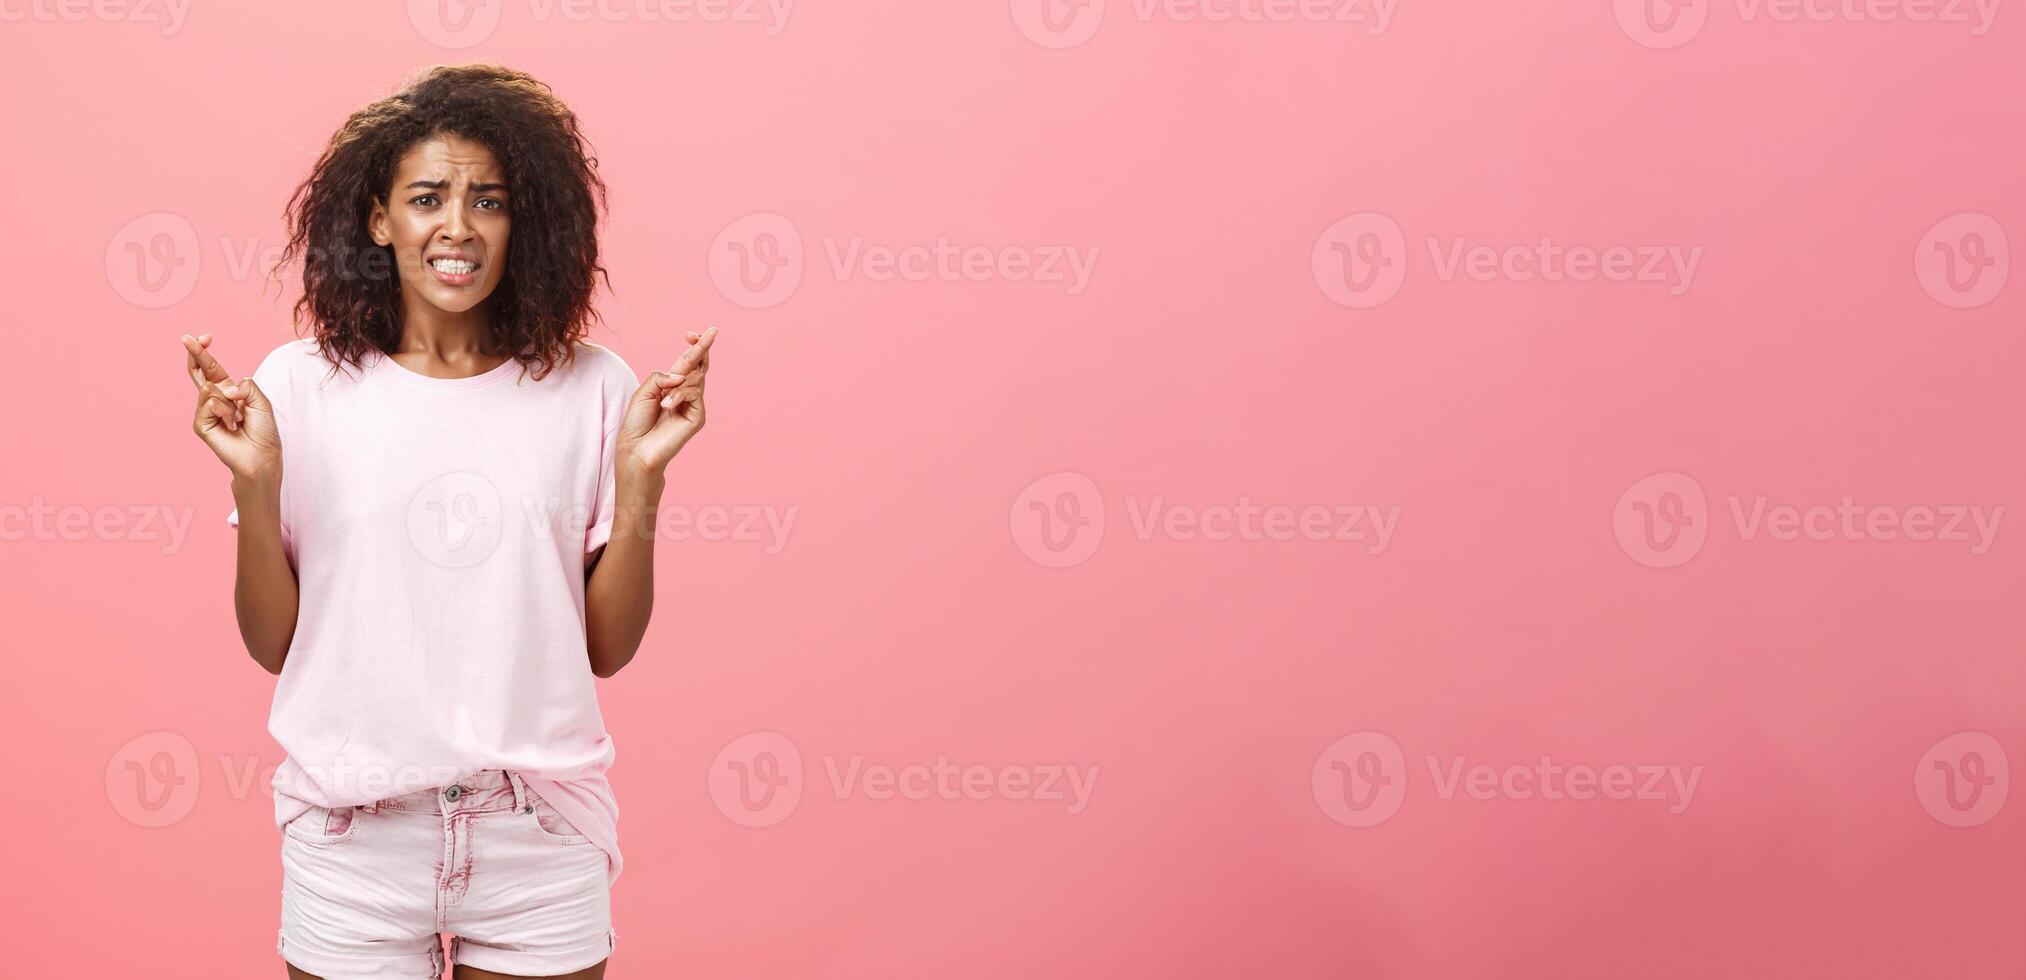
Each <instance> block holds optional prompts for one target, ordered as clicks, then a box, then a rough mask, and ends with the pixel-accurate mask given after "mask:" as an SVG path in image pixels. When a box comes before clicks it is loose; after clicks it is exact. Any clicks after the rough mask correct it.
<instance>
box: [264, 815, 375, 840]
mask: <svg viewBox="0 0 2026 980" xmlns="http://www.w3.org/2000/svg"><path fill="white" fill-rule="evenodd" d="M357 818H358V808H357V807H350V806H340V807H327V806H312V807H310V808H309V809H308V810H306V811H304V812H303V814H302V816H299V817H297V818H295V819H294V820H290V821H289V822H288V823H287V824H285V825H283V826H282V828H281V831H282V833H284V834H287V835H288V836H290V837H293V838H295V839H296V840H299V841H302V842H303V843H305V844H337V843H340V842H343V841H348V840H351V839H352V834H354V833H355V832H357V831H358V829H359V822H358V819H357Z"/></svg>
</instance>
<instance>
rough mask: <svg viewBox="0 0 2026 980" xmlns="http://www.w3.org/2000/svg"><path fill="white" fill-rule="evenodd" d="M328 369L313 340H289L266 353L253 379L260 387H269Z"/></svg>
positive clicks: (327, 364)
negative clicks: (318, 370)
mask: <svg viewBox="0 0 2026 980" xmlns="http://www.w3.org/2000/svg"><path fill="white" fill-rule="evenodd" d="M329 367H330V364H329V363H328V362H326V361H325V360H324V357H323V353H322V351H321V350H320V349H319V348H318V347H317V342H316V340H315V339H314V338H305V339H302V340H291V341H289V342H288V343H285V344H282V345H281V346H280V347H276V348H275V349H274V350H272V351H269V352H268V355H267V357H266V358H264V359H262V360H261V362H260V367H259V368H258V369H257V370H255V371H254V373H253V379H254V381H255V382H257V383H259V384H260V385H261V386H262V387H270V386H271V385H274V384H281V383H284V382H287V381H290V380H292V379H294V378H297V377H301V376H303V375H304V374H306V373H307V372H309V371H311V370H316V369H320V368H329Z"/></svg>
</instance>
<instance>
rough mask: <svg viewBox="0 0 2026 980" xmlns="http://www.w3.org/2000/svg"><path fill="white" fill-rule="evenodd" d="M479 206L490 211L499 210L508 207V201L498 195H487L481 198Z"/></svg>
mask: <svg viewBox="0 0 2026 980" xmlns="http://www.w3.org/2000/svg"><path fill="white" fill-rule="evenodd" d="M478 206H479V207H481V208H484V209H485V210H488V211H498V210H500V209H501V208H504V207H506V202H505V201H502V200H500V199H498V198H496V197H486V198H480V199H479V202H478Z"/></svg>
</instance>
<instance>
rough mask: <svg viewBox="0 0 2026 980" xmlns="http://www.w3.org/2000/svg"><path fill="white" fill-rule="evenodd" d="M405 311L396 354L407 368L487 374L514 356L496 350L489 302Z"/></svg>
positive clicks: (441, 373) (458, 374)
mask: <svg viewBox="0 0 2026 980" xmlns="http://www.w3.org/2000/svg"><path fill="white" fill-rule="evenodd" d="M404 312H405V313H406V316H404V317H403V319H402V323H401V336H400V339H398V340H396V341H395V343H394V354H393V356H394V359H395V360H396V361H398V362H400V364H401V366H403V367H406V368H409V369H411V370H415V371H420V372H422V373H424V374H429V375H434V376H438V377H462V376H466V375H471V374H483V373H484V372H486V371H489V370H492V369H493V368H495V367H498V366H499V363H500V362H501V361H503V360H505V359H506V358H508V357H509V356H511V354H510V353H508V352H504V351H500V350H497V349H495V348H496V345H497V340H496V338H494V336H493V331H492V321H491V318H490V317H488V316H487V315H486V310H485V304H482V303H481V304H480V305H479V306H478V307H476V308H474V309H471V310H466V311H464V312H462V313H446V312H444V311H443V310H439V309H436V308H434V307H430V308H428V309H426V310H415V309H409V310H406V311H404Z"/></svg>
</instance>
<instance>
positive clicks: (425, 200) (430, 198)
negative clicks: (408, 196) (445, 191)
mask: <svg viewBox="0 0 2026 980" xmlns="http://www.w3.org/2000/svg"><path fill="white" fill-rule="evenodd" d="M408 203H410V204H413V205H416V206H417V207H425V208H427V207H434V206H435V205H436V195H434V194H424V195H422V196H421V197H418V198H416V199H414V200H412V201H409V202H408Z"/></svg>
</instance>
